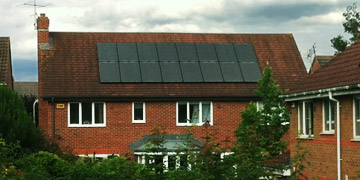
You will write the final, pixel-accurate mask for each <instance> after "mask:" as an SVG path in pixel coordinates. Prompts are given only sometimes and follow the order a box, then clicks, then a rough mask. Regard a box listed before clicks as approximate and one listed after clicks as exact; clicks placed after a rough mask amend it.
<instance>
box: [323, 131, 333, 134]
mask: <svg viewBox="0 0 360 180" xmlns="http://www.w3.org/2000/svg"><path fill="white" fill-rule="evenodd" d="M334 134H335V131H324V132H322V133H320V135H334Z"/></svg>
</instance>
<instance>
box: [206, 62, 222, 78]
mask: <svg viewBox="0 0 360 180" xmlns="http://www.w3.org/2000/svg"><path fill="white" fill-rule="evenodd" d="M200 66H201V71H202V74H203V77H204V82H223V81H224V79H223V77H222V74H221V70H220V66H219V63H218V62H215V63H212V62H201V63H200Z"/></svg>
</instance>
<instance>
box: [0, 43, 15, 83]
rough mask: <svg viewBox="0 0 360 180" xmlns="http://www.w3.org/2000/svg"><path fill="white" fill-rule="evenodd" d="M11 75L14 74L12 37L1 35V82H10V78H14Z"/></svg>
mask: <svg viewBox="0 0 360 180" xmlns="http://www.w3.org/2000/svg"><path fill="white" fill-rule="evenodd" d="M9 71H10V72H9ZM9 75H12V69H11V54H10V38H9V37H0V84H1V83H8V79H9V78H12V77H8V76H9Z"/></svg>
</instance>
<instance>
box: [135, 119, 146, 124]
mask: <svg viewBox="0 0 360 180" xmlns="http://www.w3.org/2000/svg"><path fill="white" fill-rule="evenodd" d="M132 123H133V124H145V123H146V121H140V120H138V121H133V122H132Z"/></svg>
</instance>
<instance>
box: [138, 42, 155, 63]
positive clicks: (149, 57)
mask: <svg viewBox="0 0 360 180" xmlns="http://www.w3.org/2000/svg"><path fill="white" fill-rule="evenodd" d="M137 49H138V54H139V60H140V61H158V60H159V58H158V55H157V50H156V44H155V43H137Z"/></svg>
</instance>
